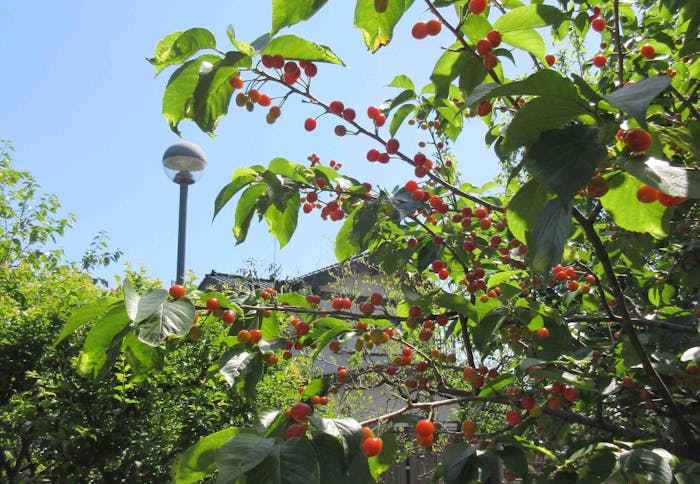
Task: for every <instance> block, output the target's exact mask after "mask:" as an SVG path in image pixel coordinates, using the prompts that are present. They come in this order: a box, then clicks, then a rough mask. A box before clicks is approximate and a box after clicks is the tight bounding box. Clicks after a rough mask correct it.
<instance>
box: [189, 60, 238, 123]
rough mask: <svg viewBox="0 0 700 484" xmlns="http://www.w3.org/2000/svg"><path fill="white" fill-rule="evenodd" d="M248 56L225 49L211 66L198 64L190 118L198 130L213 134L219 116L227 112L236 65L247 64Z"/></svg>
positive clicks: (236, 71)
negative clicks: (226, 51) (197, 79)
mask: <svg viewBox="0 0 700 484" xmlns="http://www.w3.org/2000/svg"><path fill="white" fill-rule="evenodd" d="M250 64H251V59H250V57H248V56H247V55H245V54H242V53H240V52H228V53H227V54H226V56H225V57H224V58H223V59H222V60H221V61H219V62H217V63H216V64H213V65H212V66H211V68H210V69H209V68H208V66H209V65H208V64H201V65H200V71H199V82H197V87H196V88H195V90H194V94H193V98H192V100H193V104H192V119H193V120H194V122H195V123H197V126H199V129H201V130H202V131H204V132H205V133H209V134H213V133H214V130H215V129H216V125H217V124H218V123H219V120H220V119H221V117H222V116H224V115H225V114H226V113H228V106H229V104H230V103H231V95H232V94H233V87H232V86H231V83H230V82H229V81H230V80H231V78H232V77H233V76H235V75H236V74H238V68H239V67H240V66H246V67H249V66H250Z"/></svg>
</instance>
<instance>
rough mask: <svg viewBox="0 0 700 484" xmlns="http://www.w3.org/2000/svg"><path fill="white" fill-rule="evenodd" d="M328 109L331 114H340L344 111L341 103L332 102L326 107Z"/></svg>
mask: <svg viewBox="0 0 700 484" xmlns="http://www.w3.org/2000/svg"><path fill="white" fill-rule="evenodd" d="M328 109H329V110H330V112H332V113H333V114H342V112H343V111H344V110H345V106H343V103H342V102H340V101H332V102H331V103H330V104H329V105H328Z"/></svg>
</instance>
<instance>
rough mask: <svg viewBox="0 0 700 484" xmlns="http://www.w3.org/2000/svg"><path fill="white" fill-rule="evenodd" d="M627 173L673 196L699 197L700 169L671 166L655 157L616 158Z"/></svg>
mask: <svg viewBox="0 0 700 484" xmlns="http://www.w3.org/2000/svg"><path fill="white" fill-rule="evenodd" d="M615 162H616V163H617V164H618V165H619V166H620V167H621V168H622V169H623V170H625V171H626V172H627V173H631V174H632V175H634V176H635V177H637V178H639V179H640V180H641V181H643V182H644V183H646V184H647V185H649V186H651V187H653V188H656V189H657V190H660V191H662V192H663V193H665V194H667V195H673V196H674V197H687V198H700V170H697V169H692V168H684V167H681V166H673V165H671V164H670V163H669V162H667V161H664V160H659V159H656V158H647V159H644V158H638V157H635V158H626V157H625V158H622V157H621V158H617V159H616V160H615Z"/></svg>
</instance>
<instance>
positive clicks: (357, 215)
mask: <svg viewBox="0 0 700 484" xmlns="http://www.w3.org/2000/svg"><path fill="white" fill-rule="evenodd" d="M377 209H378V205H377V204H376V203H372V204H369V205H360V206H359V207H357V208H356V209H355V210H353V211H352V212H351V213H350V215H348V217H347V218H346V219H345V222H344V223H343V226H342V227H341V228H340V230H339V231H338V235H337V236H336V239H335V256H336V258H337V259H338V261H339V262H343V261H345V260H347V259H349V258H350V257H352V256H354V255H357V254H359V253H360V252H362V251H363V250H365V249H367V247H368V245H369V238H370V235H371V233H372V229H373V228H374V226H375V224H376V223H377Z"/></svg>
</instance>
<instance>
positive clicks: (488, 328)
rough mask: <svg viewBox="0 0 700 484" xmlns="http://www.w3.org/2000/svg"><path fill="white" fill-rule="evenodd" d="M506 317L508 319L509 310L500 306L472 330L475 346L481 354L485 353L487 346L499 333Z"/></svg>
mask: <svg viewBox="0 0 700 484" xmlns="http://www.w3.org/2000/svg"><path fill="white" fill-rule="evenodd" d="M506 317H508V310H507V309H506V308H505V307H503V306H499V307H497V308H495V309H493V310H492V311H490V312H489V313H488V314H486V315H485V316H484V317H482V318H481V319H480V320H479V322H478V323H477V325H476V326H475V327H474V328H472V331H471V335H472V339H473V340H474V346H475V347H476V349H477V350H479V352H485V349H486V345H488V343H489V342H490V341H491V339H492V338H493V336H494V335H495V334H496V333H497V332H498V330H499V329H500V327H501V325H502V324H503V322H504V321H505V320H506Z"/></svg>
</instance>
